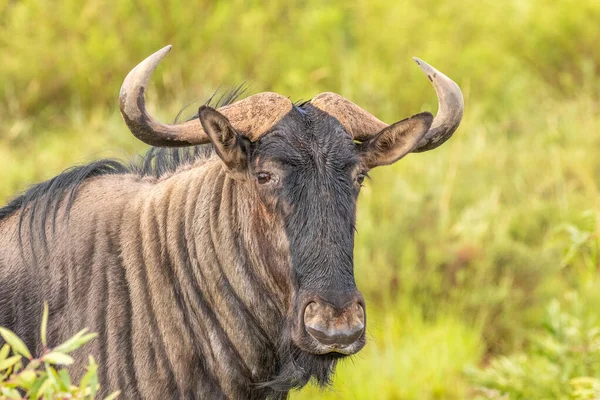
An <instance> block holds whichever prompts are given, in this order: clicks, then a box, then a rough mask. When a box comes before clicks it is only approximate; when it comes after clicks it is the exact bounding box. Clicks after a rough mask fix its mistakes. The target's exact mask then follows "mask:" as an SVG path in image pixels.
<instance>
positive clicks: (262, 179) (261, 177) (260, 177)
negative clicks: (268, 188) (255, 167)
mask: <svg viewBox="0 0 600 400" xmlns="http://www.w3.org/2000/svg"><path fill="white" fill-rule="evenodd" d="M270 180H271V174H270V173H268V172H259V173H258V174H256V181H257V182H258V183H259V184H261V185H264V184H265V183H267V182H269V181H270Z"/></svg>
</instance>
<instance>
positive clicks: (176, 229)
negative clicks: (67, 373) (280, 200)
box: [0, 157, 290, 399]
mask: <svg viewBox="0 0 600 400" xmlns="http://www.w3.org/2000/svg"><path fill="white" fill-rule="evenodd" d="M199 163H200V164H201V165H197V166H196V167H195V168H190V169H187V170H183V171H180V172H179V173H177V174H174V175H172V176H170V177H168V178H166V179H160V180H155V179H152V178H138V177H136V176H133V175H131V176H122V175H119V176H101V177H97V178H93V179H90V180H89V181H87V182H86V183H85V184H84V185H83V186H82V187H81V188H80V190H79V193H78V195H77V201H76V202H75V204H74V206H73V209H72V210H71V213H70V217H69V222H68V224H67V223H59V224H58V225H57V230H56V232H55V233H54V234H52V232H51V230H50V229H49V230H48V247H49V252H48V253H47V254H45V255H42V256H40V255H38V259H37V265H36V266H35V269H33V268H31V267H29V268H28V267H27V266H25V265H24V264H23V262H22V261H21V260H20V259H19V252H18V251H16V249H18V240H17V239H18V238H17V236H18V232H17V226H18V224H17V223H16V221H17V219H18V214H15V215H13V216H11V217H9V218H8V219H6V220H3V221H0V285H2V286H5V287H6V286H7V285H16V286H17V287H20V288H23V289H24V290H17V291H15V297H13V299H12V301H11V302H10V304H5V303H2V304H1V306H2V308H1V310H2V314H3V317H0V322H3V323H4V324H6V322H9V321H6V319H7V318H6V316H7V314H8V313H10V314H11V316H14V317H16V318H24V317H25V314H29V315H27V319H28V320H31V319H32V316H33V315H39V314H40V310H41V309H40V308H39V305H40V304H41V300H42V299H45V300H48V301H49V306H50V311H51V313H50V322H49V332H50V333H49V341H50V345H55V344H58V343H59V342H61V341H62V340H64V339H66V338H68V337H69V336H71V335H73V334H74V333H75V332H77V331H78V330H80V329H82V328H84V327H88V328H89V329H90V330H91V331H95V332H98V333H99V334H100V335H101V338H100V339H99V340H96V341H94V342H92V343H91V344H90V345H88V346H85V347H84V348H83V349H81V350H80V351H78V352H77V363H76V367H75V371H74V373H75V376H76V377H77V376H80V375H81V374H82V373H83V370H82V369H81V366H82V365H83V364H84V362H85V359H86V357H87V355H86V354H87V353H89V352H91V353H92V354H93V355H94V356H95V358H96V359H97V360H99V361H100V371H99V372H100V379H101V382H102V383H103V389H102V392H103V393H106V392H107V391H110V390H113V389H117V388H119V389H121V390H122V391H123V393H124V395H125V398H136V397H142V398H147V399H166V398H187V397H194V398H196V397H198V396H201V394H203V393H204V394H207V393H215V394H216V393H223V394H224V395H226V396H227V397H229V398H249V397H259V398H260V397H265V396H266V395H267V393H268V390H266V389H261V390H255V387H254V385H255V384H256V383H259V382H264V381H266V380H268V379H269V378H270V377H272V375H273V373H274V371H273V368H274V366H275V364H276V363H275V358H276V351H277V348H276V347H277V343H275V342H272V341H271V340H272V339H273V338H276V337H277V334H278V331H279V330H280V329H281V321H282V320H283V319H284V317H285V315H286V313H287V310H288V308H289V304H288V303H287V297H286V296H285V295H284V293H286V292H289V290H290V282H289V281H288V276H289V272H288V271H289V268H290V266H289V260H288V250H287V243H286V241H285V235H284V234H283V233H282V227H281V226H280V225H279V221H276V220H275V219H273V218H269V213H267V212H266V211H264V210H263V211H260V210H261V206H260V205H259V204H258V203H257V201H256V193H253V191H252V190H251V187H244V186H245V185H244V182H242V181H236V180H234V179H233V178H231V177H230V176H229V175H228V174H227V173H226V172H225V170H224V166H223V164H222V163H221V162H220V160H219V159H218V158H217V157H212V158H211V159H210V160H208V161H200V162H199ZM248 186H251V185H248ZM240 193H243V195H240ZM253 210H259V213H256V212H252V211H253ZM59 216H60V214H59ZM22 235H24V237H28V235H27V232H22ZM25 248H29V246H28V243H25ZM25 256H26V261H28V262H31V261H32V260H31V252H28V251H26V252H25ZM69 266H72V267H70V268H69ZM24 270H26V271H27V272H26V273H25V271H24ZM30 281H36V282H38V283H39V284H38V285H36V287H35V288H31V285H30ZM249 283H252V284H249ZM28 286H29V287H28ZM0 301H3V299H1V298H0ZM191 304H195V305H197V307H189V305H191ZM23 305H37V306H38V307H32V306H30V307H26V310H23ZM82 309H84V310H85V312H81V310H82ZM240 309H241V310H243V311H240ZM240 312H244V313H247V314H248V315H250V316H251V317H252V318H251V319H248V318H245V317H244V318H241V317H240V316H239V315H238V314H239V313H240ZM15 314H16V315H15ZM33 319H34V320H35V321H34V322H33V323H32V324H26V325H24V326H23V328H24V329H19V325H16V328H17V329H16V330H17V333H18V334H24V335H25V337H26V338H27V337H28V336H29V339H30V340H28V342H29V343H28V344H29V345H30V346H31V345H32V344H33V343H38V342H39V340H38V337H37V333H35V334H33V332H35V331H37V329H35V328H33V329H31V328H32V327H33V326H36V324H37V323H38V322H39V318H33ZM30 325H31V326H30ZM38 325H39V324H38ZM263 327H267V329H268V330H269V331H262V330H263V329H264V328H263ZM25 330H27V332H25ZM265 348H266V349H269V348H270V349H271V350H270V351H265ZM214 385H217V386H218V387H217V388H213V387H211V386H214ZM249 389H252V390H250V391H249Z"/></svg>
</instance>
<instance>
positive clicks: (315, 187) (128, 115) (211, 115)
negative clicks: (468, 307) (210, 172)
mask: <svg viewBox="0 0 600 400" xmlns="http://www.w3.org/2000/svg"><path fill="white" fill-rule="evenodd" d="M169 50H170V46H168V47H165V48H164V49H162V50H160V51H158V52H156V53H155V54H153V55H152V56H150V57H148V58H147V59H146V60H144V61H143V62H142V63H140V64H139V65H138V66H137V67H136V68H135V69H134V70H132V71H131V72H130V74H129V75H128V76H127V78H126V79H125V82H124V83H123V87H122V88H121V111H122V114H123V117H124V119H125V121H126V123H127V124H128V126H129V128H130V130H131V131H132V132H133V134H134V135H135V136H136V137H138V138H139V139H141V140H142V141H144V142H146V143H148V144H150V145H154V146H163V147H172V146H190V145H196V144H203V143H212V144H213V145H214V147H215V150H216V152H217V154H218V155H219V157H220V158H221V160H222V162H223V163H224V165H225V168H226V170H227V171H228V172H229V173H230V174H231V175H232V176H233V177H235V179H237V180H239V181H240V182H243V184H244V185H249V187H250V188H251V190H250V191H249V192H252V193H255V194H256V195H257V198H258V199H259V201H258V202H257V203H259V204H257V207H262V208H263V209H266V210H267V211H268V213H269V215H270V216H271V218H276V219H278V220H279V221H280V222H281V224H280V226H281V227H282V230H283V231H282V232H281V234H282V235H285V237H286V239H287V243H288V248H289V249H288V251H289V260H290V264H291V265H290V266H289V269H288V271H289V281H290V282H291V283H292V290H290V293H288V296H289V299H288V301H287V303H288V304H290V310H289V316H288V321H287V323H286V332H285V333H284V334H287V335H288V336H289V337H290V338H291V342H292V343H293V346H295V347H296V348H297V349H299V350H300V351H301V352H304V353H309V354H312V355H326V354H327V355H329V357H338V356H339V355H350V354H354V353H356V352H357V351H359V350H360V349H361V348H362V347H363V346H364V344H365V326H366V313H365V303H364V299H363V297H362V295H361V294H360V292H359V291H358V289H357V288H356V284H355V281H354V271H353V270H354V266H353V247H354V232H355V214H356V200H357V197H358V194H359V191H360V187H361V185H362V182H363V180H364V178H365V176H366V174H367V172H368V171H369V170H370V169H372V168H375V167H377V166H381V165H388V164H392V163H394V162H396V161H397V160H399V159H400V158H402V157H404V156H405V155H407V154H408V153H410V152H421V151H426V150H430V149H433V148H435V147H437V146H439V145H440V144H442V143H443V142H444V141H446V140H447V139H448V138H449V137H450V136H451V135H452V133H453V132H454V131H455V130H456V128H457V127H458V125H459V123H460V120H461V118H462V113H463V98H462V94H461V92H460V89H459V88H458V86H457V85H456V84H455V83H454V82H453V81H452V80H450V79H449V78H447V77H446V76H445V75H443V74H442V73H440V72H439V71H437V70H435V69H434V68H432V67H431V66H429V65H427V64H426V63H424V62H423V61H421V60H419V59H415V61H416V62H417V64H418V65H419V66H420V67H421V69H422V70H423V71H424V72H425V74H426V75H427V76H428V78H429V80H430V81H431V82H432V83H433V86H434V88H435V90H436V92H437V94H438V99H439V110H438V114H437V115H436V117H435V118H434V117H433V116H432V115H431V114H430V113H428V112H424V113H420V114H417V115H415V116H413V117H411V118H408V119H404V120H402V121H399V122H396V123H394V124H391V125H388V124H385V123H383V122H381V121H380V120H378V119H377V118H376V117H374V116H373V115H371V114H369V113H368V112H366V111H365V110H363V109H361V108H360V107H358V106H357V105H355V104H353V103H352V102H350V101H348V100H347V99H345V98H343V97H341V96H339V95H337V94H334V93H323V94H320V95H318V96H316V97H314V98H313V99H312V100H311V101H309V102H306V103H303V104H300V105H294V104H293V103H292V102H291V101H290V100H289V99H287V98H285V97H283V96H281V95H278V94H275V93H261V94H257V95H254V96H251V97H248V98H246V99H244V100H242V101H238V102H236V103H233V104H231V105H228V106H225V107H222V108H220V109H219V110H218V111H217V110H215V109H212V108H210V107H207V106H203V107H201V108H200V110H199V113H198V118H196V119H193V120H190V121H188V122H186V123H184V124H179V125H166V124H162V123H160V122H158V121H156V120H155V119H154V118H152V117H151V116H150V115H149V114H148V113H147V111H146V109H145V105H144V92H145V88H146V86H147V83H148V80H149V77H150V74H151V73H152V71H153V70H154V69H155V68H156V66H157V64H158V63H159V61H160V60H161V59H162V58H163V57H164V56H165V54H166V53H167V52H168V51H169Z"/></svg>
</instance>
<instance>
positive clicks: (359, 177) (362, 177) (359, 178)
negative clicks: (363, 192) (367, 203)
mask: <svg viewBox="0 0 600 400" xmlns="http://www.w3.org/2000/svg"><path fill="white" fill-rule="evenodd" d="M365 176H366V174H358V175H357V176H356V183H358V184H359V185H362V184H363V182H364V181H365Z"/></svg>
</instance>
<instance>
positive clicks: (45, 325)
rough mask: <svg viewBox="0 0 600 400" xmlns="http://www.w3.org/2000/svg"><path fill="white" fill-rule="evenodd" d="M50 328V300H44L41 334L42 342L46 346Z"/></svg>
mask: <svg viewBox="0 0 600 400" xmlns="http://www.w3.org/2000/svg"><path fill="white" fill-rule="evenodd" d="M47 330H48V302H46V301H45V302H44V313H43V314H42V326H41V327H40V335H41V338H42V344H43V345H44V348H46V332H47Z"/></svg>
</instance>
